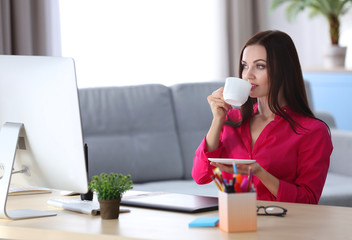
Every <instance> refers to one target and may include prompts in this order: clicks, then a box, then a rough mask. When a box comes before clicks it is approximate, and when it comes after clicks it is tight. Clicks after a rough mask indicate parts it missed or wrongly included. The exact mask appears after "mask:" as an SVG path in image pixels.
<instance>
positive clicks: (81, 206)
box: [47, 198, 100, 215]
mask: <svg viewBox="0 0 352 240" xmlns="http://www.w3.org/2000/svg"><path fill="white" fill-rule="evenodd" d="M47 204H49V205H51V206H54V207H59V208H63V209H65V210H69V211H74V212H80V213H85V214H90V215H99V214H100V206H99V202H97V201H87V200H83V201H82V200H81V199H72V198H67V199H65V198H58V199H50V200H48V201H47Z"/></svg>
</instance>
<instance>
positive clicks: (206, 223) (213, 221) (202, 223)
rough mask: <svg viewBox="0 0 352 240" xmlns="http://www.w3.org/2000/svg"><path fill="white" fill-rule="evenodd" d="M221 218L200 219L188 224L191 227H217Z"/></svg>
mask: <svg viewBox="0 0 352 240" xmlns="http://www.w3.org/2000/svg"><path fill="white" fill-rule="evenodd" d="M218 222H219V217H199V218H196V219H195V220H193V221H192V222H190V223H189V224H188V226H189V227H215V226H216V225H217V224H218Z"/></svg>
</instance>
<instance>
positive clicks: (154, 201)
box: [121, 192, 218, 213]
mask: <svg viewBox="0 0 352 240" xmlns="http://www.w3.org/2000/svg"><path fill="white" fill-rule="evenodd" d="M121 205H126V206H133V207H142V208H153V209H161V210H168V211H176V212H187V213H198V212H206V211H213V210H217V209H218V198H217V197H208V196H197V195H191V194H181V193H169V192H148V193H140V194H136V195H130V196H123V197H122V199H121Z"/></svg>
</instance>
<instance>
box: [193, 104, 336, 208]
mask: <svg viewBox="0 0 352 240" xmlns="http://www.w3.org/2000/svg"><path fill="white" fill-rule="evenodd" d="M283 110H284V111H285V112H286V113H287V114H288V115H290V116H291V118H292V119H294V120H295V121H296V122H298V123H299V124H300V125H301V126H303V127H304V128H305V130H301V128H297V131H298V132H299V134H296V133H295V132H294V131H293V130H292V128H291V126H290V124H289V123H288V122H287V121H286V120H285V119H284V118H282V117H280V116H278V115H276V116H275V119H274V120H273V121H271V122H270V123H269V124H268V125H267V126H266V127H265V128H264V130H263V131H262V133H261V134H260V135H259V137H258V139H257V141H256V142H255V144H254V147H253V149H252V148H251V141H252V140H251V134H250V129H249V120H247V121H245V122H244V123H243V124H242V125H241V126H240V127H237V128H235V127H230V126H226V125H224V126H223V128H222V131H221V134H220V145H219V148H218V149H216V150H214V151H211V152H207V148H206V142H205V138H204V139H203V141H202V142H201V144H200V146H199V147H198V149H197V150H196V152H195V158H194V162H193V169H192V177H193V179H194V180H195V181H196V182H197V183H198V184H207V183H209V182H211V181H212V179H211V174H212V169H213V166H211V165H210V164H209V160H208V158H235V159H255V160H256V161H257V162H258V163H259V165H260V166H262V167H263V168H264V169H265V170H267V171H268V172H269V173H270V174H272V175H273V176H275V177H276V178H278V179H279V182H280V183H279V189H278V193H277V197H276V198H275V196H274V195H272V194H271V192H270V191H269V190H268V189H267V188H266V187H265V186H264V184H263V183H261V181H260V180H259V179H258V178H257V177H255V176H254V177H253V183H254V186H255V189H256V191H257V198H258V200H268V201H281V202H296V203H312V204H317V203H318V202H319V199H320V195H321V192H322V190H323V187H324V183H325V179H326V175H327V172H328V169H329V164H330V155H331V152H332V149H333V146H332V142H331V137H330V134H329V131H328V128H327V127H326V125H325V124H324V123H323V122H321V121H319V120H316V119H312V118H309V117H306V116H303V115H302V114H298V113H296V112H293V111H292V110H291V109H290V108H289V107H288V106H286V107H284V108H283ZM256 111H257V110H255V113H256ZM228 115H229V117H230V118H231V119H232V120H239V119H241V113H240V111H239V110H238V109H232V110H230V111H229V112H228ZM223 176H224V178H226V179H232V174H229V173H226V172H223ZM214 187H215V185H214Z"/></svg>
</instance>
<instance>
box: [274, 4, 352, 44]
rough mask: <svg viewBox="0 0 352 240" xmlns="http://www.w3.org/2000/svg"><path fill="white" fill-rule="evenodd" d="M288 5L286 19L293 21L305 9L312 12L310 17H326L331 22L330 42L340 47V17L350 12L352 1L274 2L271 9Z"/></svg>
mask: <svg viewBox="0 0 352 240" xmlns="http://www.w3.org/2000/svg"><path fill="white" fill-rule="evenodd" d="M284 3H288V4H289V5H288V6H287V8H286V17H287V19H288V20H289V21H292V20H294V19H295V18H296V16H297V15H298V14H299V13H300V12H302V11H304V10H305V9H309V10H310V15H309V16H310V17H314V16H317V15H322V16H324V17H325V18H326V19H327V20H328V22H329V30H330V40H331V44H332V45H338V43H339V37H340V19H339V18H340V16H342V15H344V14H345V13H347V12H348V10H349V9H350V8H351V6H352V0H273V1H272V4H271V9H272V10H273V9H275V8H277V7H278V6H280V5H282V4H284Z"/></svg>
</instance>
